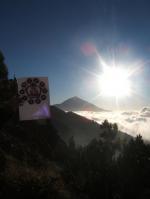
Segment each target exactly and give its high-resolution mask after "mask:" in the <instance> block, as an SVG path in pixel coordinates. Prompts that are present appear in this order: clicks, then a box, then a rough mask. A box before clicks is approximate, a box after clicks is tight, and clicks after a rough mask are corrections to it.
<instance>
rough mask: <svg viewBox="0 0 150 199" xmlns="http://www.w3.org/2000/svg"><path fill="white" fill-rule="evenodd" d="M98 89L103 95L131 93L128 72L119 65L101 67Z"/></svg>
mask: <svg viewBox="0 0 150 199" xmlns="http://www.w3.org/2000/svg"><path fill="white" fill-rule="evenodd" d="M99 83H100V91H101V94H102V95H103V96H114V97H117V98H119V97H125V96H129V95H130V93H131V82H130V80H129V72H128V71H127V70H125V69H123V68H119V67H108V66H105V67H104V68H103V74H102V75H101V76H100V79H99Z"/></svg>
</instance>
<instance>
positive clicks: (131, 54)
mask: <svg viewBox="0 0 150 199" xmlns="http://www.w3.org/2000/svg"><path fill="white" fill-rule="evenodd" d="M149 7H150V1H149V0H132V1H131V0H0V24H1V29H0V49H1V50H2V52H3V53H4V56H5V63H6V64H7V66H8V69H9V77H10V78H12V77H13V76H14V74H15V75H16V77H17V78H18V77H26V76H48V78H49V87H50V100H51V103H52V104H53V103H60V102H62V101H63V100H65V99H67V98H69V97H72V96H79V97H81V98H83V99H85V100H88V101H90V102H92V103H94V104H96V105H98V106H100V107H102V108H106V109H141V107H143V106H149V105H150V102H149V99H150V78H149V77H150V63H149V61H150V37H149V35H150V20H149V19H150V12H149ZM95 49H96V50H95ZM95 52H97V53H95ZM97 54H99V55H100V56H101V57H103V59H104V60H105V62H107V63H111V62H112V57H113V58H114V57H115V61H116V63H118V65H119V64H120V65H123V66H124V68H126V67H127V68H128V69H129V68H131V69H133V68H134V66H135V65H136V66H137V65H138V66H140V70H138V71H137V72H136V74H134V75H133V77H131V80H132V86H133V90H134V94H133V95H131V96H129V97H124V98H122V99H121V100H120V101H119V103H118V104H117V105H116V102H115V99H114V98H113V97H105V96H101V95H99V92H100V87H99V83H98V80H97V75H101V73H102V66H101V63H100V62H99V59H98V56H97Z"/></svg>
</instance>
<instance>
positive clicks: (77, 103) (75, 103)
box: [55, 96, 105, 112]
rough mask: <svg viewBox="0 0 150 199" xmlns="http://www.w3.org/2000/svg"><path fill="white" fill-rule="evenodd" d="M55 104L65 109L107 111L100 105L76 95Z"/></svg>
mask: <svg viewBox="0 0 150 199" xmlns="http://www.w3.org/2000/svg"><path fill="white" fill-rule="evenodd" d="M55 106H57V107H58V108H60V109H62V110H64V111H93V112H100V111H105V110H104V109H102V108H99V107H98V106H96V105H94V104H92V103H89V102H87V101H85V100H83V99H81V98H79V97H76V96H75V97H72V98H69V99H67V100H65V101H64V102H62V103H61V104H55Z"/></svg>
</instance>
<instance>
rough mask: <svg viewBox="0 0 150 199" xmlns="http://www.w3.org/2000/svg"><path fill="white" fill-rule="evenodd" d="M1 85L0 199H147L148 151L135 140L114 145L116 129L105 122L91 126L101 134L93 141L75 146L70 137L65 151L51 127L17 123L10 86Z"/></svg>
mask: <svg viewBox="0 0 150 199" xmlns="http://www.w3.org/2000/svg"><path fill="white" fill-rule="evenodd" d="M5 81H7V84H4V83H3V81H1V82H0V89H4V87H5V89H4V90H3V91H4V92H2V95H1V97H0V111H1V112H0V114H1V116H3V118H2V120H1V122H0V198H12V197H14V198H36V199H39V198H42V199H44V198H45V199H67V198H68V199H72V198H73V199H100V198H102V199H126V198H136V199H148V198H150V145H149V144H146V143H144V141H143V139H142V137H141V136H140V135H138V136H137V137H136V138H132V139H131V140H130V141H128V142H124V141H122V140H119V139H116V137H117V136H118V134H119V133H120V132H119V130H118V126H117V124H111V123H109V122H108V121H107V120H105V121H104V122H103V123H102V124H101V125H100V126H97V127H98V128H99V129H100V130H103V131H101V132H100V135H99V138H97V139H96V138H95V139H93V140H92V141H91V142H90V143H89V144H88V145H85V146H76V143H75V141H74V138H73V137H71V138H70V140H69V143H68V145H66V144H65V143H64V141H63V140H62V139H61V138H60V137H59V135H58V132H57V130H56V129H55V127H54V126H53V124H52V123H51V121H46V123H45V124H44V125H43V124H42V123H40V121H26V122H19V120H18V112H17V102H16V101H15V99H16V89H15V86H14V85H16V84H15V83H16V80H12V81H10V80H5ZM10 82H11V83H10ZM4 85H5V86H4ZM8 85H12V86H13V88H14V90H13V89H11V88H12V87H11V86H8ZM12 99H14V102H13V101H12ZM12 102H13V103H12ZM8 107H12V108H8ZM90 124H91V123H90ZM90 124H88V125H90ZM91 125H92V124H91ZM95 125H96V124H95ZM91 133H92V132H91Z"/></svg>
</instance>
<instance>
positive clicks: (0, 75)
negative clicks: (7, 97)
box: [0, 51, 8, 80]
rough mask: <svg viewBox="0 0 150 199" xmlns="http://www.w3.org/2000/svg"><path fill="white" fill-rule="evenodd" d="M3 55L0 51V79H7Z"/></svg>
mask: <svg viewBox="0 0 150 199" xmlns="http://www.w3.org/2000/svg"><path fill="white" fill-rule="evenodd" d="M4 60H5V58H4V55H3V53H2V52H1V51H0V80H7V79H8V69H7V66H6V64H5V63H4Z"/></svg>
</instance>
